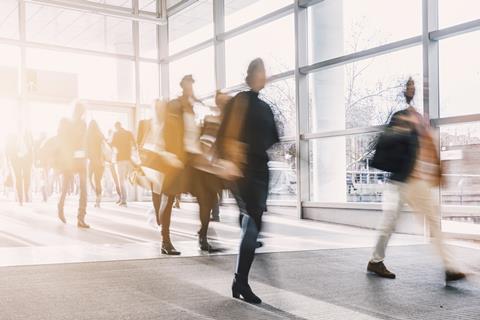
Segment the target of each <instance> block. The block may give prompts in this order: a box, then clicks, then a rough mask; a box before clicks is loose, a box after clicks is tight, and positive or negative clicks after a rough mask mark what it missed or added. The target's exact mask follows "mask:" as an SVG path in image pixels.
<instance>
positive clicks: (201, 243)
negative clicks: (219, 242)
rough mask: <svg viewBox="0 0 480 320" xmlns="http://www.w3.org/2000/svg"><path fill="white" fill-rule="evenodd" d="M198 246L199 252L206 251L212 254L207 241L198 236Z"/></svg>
mask: <svg viewBox="0 0 480 320" xmlns="http://www.w3.org/2000/svg"><path fill="white" fill-rule="evenodd" d="M198 246H199V247H200V250H202V251H206V252H213V251H214V250H213V247H212V246H211V245H210V243H208V239H207V237H206V236H200V235H199V236H198Z"/></svg>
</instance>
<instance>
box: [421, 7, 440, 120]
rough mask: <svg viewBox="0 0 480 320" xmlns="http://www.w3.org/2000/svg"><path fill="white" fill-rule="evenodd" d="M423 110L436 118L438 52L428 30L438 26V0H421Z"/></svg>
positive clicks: (428, 115) (436, 45) (437, 113)
mask: <svg viewBox="0 0 480 320" xmlns="http://www.w3.org/2000/svg"><path fill="white" fill-rule="evenodd" d="M422 12H423V19H422V21H423V40H422V45H423V111H424V116H426V117H431V118H438V117H439V116H440V106H439V104H440V102H439V100H440V99H439V87H440V85H439V52H438V41H432V40H431V39H430V38H429V32H430V31H431V30H436V29H437V28H438V0H423V10H422Z"/></svg>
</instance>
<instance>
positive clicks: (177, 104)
mask: <svg viewBox="0 0 480 320" xmlns="http://www.w3.org/2000/svg"><path fill="white" fill-rule="evenodd" d="M194 82H195V81H194V79H193V77H192V76H191V75H186V76H184V77H183V78H182V80H181V82H180V86H181V88H182V91H183V92H182V95H181V96H180V97H178V98H176V99H174V100H172V101H170V102H169V103H168V105H167V118H166V123H165V147H166V151H168V152H170V153H173V154H175V155H176V156H177V158H178V159H179V160H180V161H182V163H183V164H184V169H183V170H182V171H181V173H180V174H179V175H177V176H176V177H174V176H172V177H171V179H166V181H165V185H164V193H165V194H166V195H168V200H167V204H166V207H165V209H164V212H163V214H164V215H170V214H171V213H170V211H171V210H172V207H173V204H174V202H175V197H176V196H178V195H179V194H182V193H190V194H192V195H193V196H194V197H196V198H197V200H198V204H199V215H200V223H201V227H200V230H199V231H198V244H199V247H200V250H202V251H206V252H213V251H216V250H215V249H214V248H213V247H212V246H211V245H210V243H209V242H208V237H207V232H208V227H209V223H210V211H211V210H212V208H213V207H214V205H215V201H216V200H215V198H216V196H217V192H218V190H219V188H220V186H219V185H220V179H219V178H217V177H216V176H215V174H212V173H211V169H213V168H212V166H211V162H210V161H209V160H208V159H207V158H206V157H205V155H204V154H203V153H202V149H201V145H200V132H201V131H200V128H199V126H198V125H197V124H196V123H195V113H194V111H193V104H194V103H197V102H198V100H197V99H196V98H195V95H194V91H193V84H194Z"/></svg>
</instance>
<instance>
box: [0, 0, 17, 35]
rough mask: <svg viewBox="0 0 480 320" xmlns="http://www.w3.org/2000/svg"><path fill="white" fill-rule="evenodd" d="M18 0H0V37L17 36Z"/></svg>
mask: <svg viewBox="0 0 480 320" xmlns="http://www.w3.org/2000/svg"><path fill="white" fill-rule="evenodd" d="M18 34H19V32H18V0H2V1H0V37H4V38H18Z"/></svg>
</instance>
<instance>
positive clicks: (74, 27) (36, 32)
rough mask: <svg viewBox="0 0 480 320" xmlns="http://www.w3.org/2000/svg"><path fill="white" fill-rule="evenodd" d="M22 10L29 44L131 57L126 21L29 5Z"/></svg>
mask: <svg viewBox="0 0 480 320" xmlns="http://www.w3.org/2000/svg"><path fill="white" fill-rule="evenodd" d="M26 9H27V12H26V14H27V39H28V40H30V41H35V42H42V43H48V44H54V45H61V46H66V47H74V48H81V49H89V50H97V51H107V52H112V53H119V54H129V55H132V54H133V44H132V43H133V42H132V22H131V21H129V20H125V19H118V18H113V17H107V16H103V15H98V14H90V13H85V12H79V11H71V10H65V9H62V8H57V7H49V6H42V5H37V4H30V3H28V4H27V6H26Z"/></svg>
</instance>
